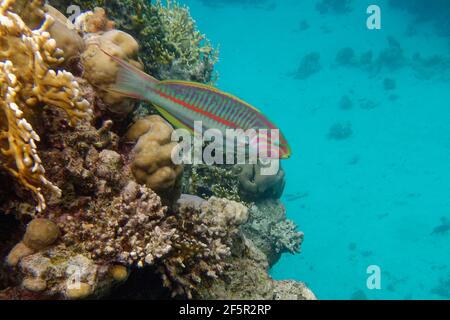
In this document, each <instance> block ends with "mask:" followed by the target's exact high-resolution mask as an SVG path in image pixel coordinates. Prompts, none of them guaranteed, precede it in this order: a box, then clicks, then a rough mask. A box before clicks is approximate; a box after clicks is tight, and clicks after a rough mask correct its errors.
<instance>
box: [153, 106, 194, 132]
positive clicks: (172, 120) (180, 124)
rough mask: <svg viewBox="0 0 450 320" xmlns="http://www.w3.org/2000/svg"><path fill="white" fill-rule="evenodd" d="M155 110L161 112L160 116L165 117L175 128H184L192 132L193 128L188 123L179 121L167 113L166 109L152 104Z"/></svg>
mask: <svg viewBox="0 0 450 320" xmlns="http://www.w3.org/2000/svg"><path fill="white" fill-rule="evenodd" d="M153 105H154V107H155V108H156V110H157V111H158V112H159V113H160V114H161V116H162V117H163V118H164V119H166V120H167V121H168V122H169V123H170V124H171V125H172V126H173V127H174V128H175V129H186V130H187V131H189V133H190V134H192V135H193V134H194V130H193V129H192V128H191V127H189V126H188V125H186V124H184V123H183V122H181V121H180V120H179V119H177V118H176V117H175V116H174V115H172V114H171V113H169V112H168V111H167V110H166V109H164V108H163V107H161V106H158V105H156V104H153Z"/></svg>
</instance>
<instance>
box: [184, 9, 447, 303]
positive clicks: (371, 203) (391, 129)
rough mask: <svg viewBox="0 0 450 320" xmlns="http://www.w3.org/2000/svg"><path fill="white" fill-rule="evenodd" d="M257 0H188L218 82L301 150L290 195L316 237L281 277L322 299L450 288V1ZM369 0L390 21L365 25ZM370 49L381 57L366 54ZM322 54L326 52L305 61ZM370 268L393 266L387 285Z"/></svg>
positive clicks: (276, 272) (290, 163) (441, 294)
mask: <svg viewBox="0 0 450 320" xmlns="http://www.w3.org/2000/svg"><path fill="white" fill-rule="evenodd" d="M435 1H436V2H439V0H435ZM245 2H246V4H245V5H241V4H239V3H240V2H239V1H214V0H203V1H200V0H185V1H183V3H185V4H187V5H188V6H189V7H190V8H191V13H192V15H193V17H194V18H195V19H196V21H197V23H198V25H199V28H200V30H201V31H202V32H204V33H206V34H207V36H208V38H210V39H211V40H212V42H213V43H214V44H220V58H221V61H220V63H219V64H218V66H217V68H218V71H219V72H220V80H219V82H218V86H219V87H220V88H221V89H223V90H226V91H229V92H233V93H234V94H236V95H238V96H240V97H242V98H244V99H245V100H247V101H249V102H250V103H252V104H253V105H255V106H257V107H258V108H260V109H261V110H262V111H263V112H264V113H266V114H267V115H268V116H269V117H270V118H271V119H273V120H274V122H275V123H277V124H278V125H279V126H280V128H281V129H282V130H283V131H284V133H285V135H286V136H287V138H288V140H289V141H290V144H291V146H292V149H293V156H292V157H291V158H290V159H288V160H285V161H283V166H284V168H285V169H286V171H287V186H286V190H285V193H284V196H283V199H282V200H283V202H284V204H285V205H286V207H287V214H288V217H289V218H290V219H293V220H294V221H295V222H296V223H297V224H298V225H299V228H300V229H301V230H302V231H304V232H305V241H304V243H303V246H302V253H301V254H300V255H283V257H282V259H281V260H280V261H279V263H278V264H276V265H275V266H274V267H273V269H272V270H271V274H272V276H273V277H274V278H276V279H297V280H301V281H305V282H306V283H307V284H308V285H309V286H310V287H311V289H312V290H313V291H314V292H315V293H316V295H317V296H318V298H321V299H351V298H367V299H443V298H447V299H448V298H450V270H449V268H448V265H449V263H450V254H449V252H450V251H449V249H450V241H449V240H450V232H448V233H447V232H446V226H447V225H448V224H447V222H446V220H445V217H448V218H449V219H450V197H449V195H450V179H449V178H450V167H449V164H450V125H449V118H450V109H449V107H450V105H449V101H450V90H449V88H450V86H449V84H450V82H449V80H450V62H449V61H450V41H449V39H450V38H449V37H445V34H447V35H448V34H450V27H449V24H448V23H447V24H445V22H446V21H445V19H444V20H442V19H441V20H439V17H438V16H436V17H434V16H433V15H434V14H436V15H437V13H438V12H442V10H435V11H433V10H432V9H434V8H431V9H430V10H429V14H427V15H426V16H425V17H424V16H422V18H427V19H430V21H422V20H424V19H421V21H417V19H416V18H417V17H418V16H417V15H416V14H419V13H422V11H426V12H427V13H428V11H427V10H426V9H427V8H428V7H427V4H426V2H425V1H418V2H419V3H420V2H421V3H424V6H422V7H420V6H419V5H417V7H413V8H412V10H413V11H411V12H406V11H403V10H401V9H399V8H394V7H392V6H390V5H389V4H388V2H387V1H381V0H376V1H373V0H371V1H365V0H358V1H353V3H352V4H351V6H352V8H353V10H352V11H350V12H341V13H339V12H338V13H336V12H333V11H331V12H327V13H323V14H321V13H320V12H319V11H318V10H317V8H316V4H317V3H318V2H320V1H319V0H316V1H312V0H308V1H306V0H278V1H255V0H253V1H251V0H247V1H245ZM394 2H395V1H394ZM398 2H399V3H400V2H401V0H399V1H398ZM429 2H430V3H431V4H432V3H433V0H431V1H429ZM440 3H441V5H442V6H443V7H445V9H446V10H448V11H447V14H446V16H450V15H449V14H448V12H450V3H449V2H447V3H448V4H447V5H445V1H444V2H442V1H441V2H440ZM207 4H209V5H207ZM211 4H217V5H211ZM369 4H377V5H379V6H380V8H381V13H382V29H381V30H368V29H367V27H366V19H367V14H366V8H367V6H368V5H369ZM414 9H417V11H420V12H414ZM434 18H436V19H434ZM440 24H441V25H440ZM436 26H438V28H436ZM389 37H391V38H390V39H391V40H390V42H389V40H388V38H389ZM346 47H349V48H351V49H352V50H346V51H345V50H344V51H340V50H341V49H343V48H346ZM368 51H372V53H373V59H374V60H375V62H373V63H372V64H370V65H365V64H364V63H361V61H360V56H361V55H362V54H363V53H365V52H368ZM338 52H341V59H340V60H339V61H337V60H336V56H337V54H338ZM351 52H354V55H355V57H354V58H353V59H351V54H350V53H351ZM380 52H381V53H382V54H381V56H380ZM383 52H384V53H383ZM311 53H314V54H313V55H312V57H315V58H316V59H317V57H318V56H320V59H319V60H320V62H319V63H318V64H317V63H316V64H315V63H313V62H314V61H310V63H309V64H307V65H305V66H306V68H304V69H303V70H302V72H298V69H299V66H300V65H301V63H302V59H303V58H304V57H305V56H307V55H309V54H311ZM416 53H419V54H420V58H419V57H418V56H417V55H416V56H415V57H414V55H415V54H416ZM310 57H311V55H310ZM366 57H367V56H366ZM377 57H381V58H377ZM311 60H314V59H311ZM316 62H317V61H316ZM314 71H317V72H315V73H314ZM295 75H297V77H296V76H295ZM439 226H441V227H442V232H434V233H433V230H434V228H436V227H439ZM437 231H439V230H437ZM369 265H377V266H379V267H380V268H381V289H379V290H369V289H368V288H367V286H366V280H367V277H368V274H367V273H366V269H367V267H368V266H369Z"/></svg>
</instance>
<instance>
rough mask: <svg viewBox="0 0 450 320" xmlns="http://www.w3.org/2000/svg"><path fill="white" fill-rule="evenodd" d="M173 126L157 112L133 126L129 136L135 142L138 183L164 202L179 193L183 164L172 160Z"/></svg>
mask: <svg viewBox="0 0 450 320" xmlns="http://www.w3.org/2000/svg"><path fill="white" fill-rule="evenodd" d="M172 131H173V128H172V127H171V126H170V124H168V123H167V121H165V120H164V119H163V118H161V117H160V116H157V115H151V116H147V117H145V118H142V119H140V120H138V121H137V122H136V123H135V124H134V125H132V126H131V127H130V129H129V131H128V133H127V136H126V139H127V140H128V141H130V142H136V141H137V143H136V145H135V147H134V155H133V156H132V158H133V159H132V166H131V168H132V171H133V174H134V176H135V177H136V180H137V181H138V182H139V183H142V184H145V185H147V186H148V187H149V188H151V189H152V190H154V191H155V192H157V193H158V194H159V195H160V196H161V197H162V198H163V199H164V201H165V202H173V201H174V200H176V199H177V197H178V196H179V190H180V180H181V174H182V172H183V167H182V166H181V165H175V164H174V163H173V161H172V157H171V156H172V150H173V148H174V147H175V146H176V143H174V142H171V136H172Z"/></svg>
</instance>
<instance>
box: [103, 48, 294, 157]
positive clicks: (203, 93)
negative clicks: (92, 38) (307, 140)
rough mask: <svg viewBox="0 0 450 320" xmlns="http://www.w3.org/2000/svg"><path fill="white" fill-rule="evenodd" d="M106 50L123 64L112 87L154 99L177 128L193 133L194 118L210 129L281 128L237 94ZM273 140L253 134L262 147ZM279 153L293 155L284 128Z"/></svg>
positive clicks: (277, 153)
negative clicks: (146, 68) (159, 74)
mask: <svg viewBox="0 0 450 320" xmlns="http://www.w3.org/2000/svg"><path fill="white" fill-rule="evenodd" d="M103 52H104V53H105V54H106V55H108V56H109V57H110V58H111V59H113V60H114V61H115V62H116V63H117V64H118V65H119V72H118V76H117V80H116V83H115V85H114V86H113V87H111V88H109V89H108V90H111V91H114V92H117V93H119V94H121V95H124V96H127V97H131V98H134V99H138V100H146V101H148V102H151V103H152V104H153V105H154V106H155V107H156V109H157V110H158V112H159V113H160V114H161V115H162V116H163V117H164V118H165V119H166V120H167V121H169V122H170V123H171V124H172V125H173V126H174V127H175V128H185V129H187V130H189V131H190V132H191V133H192V132H193V130H194V129H193V127H194V121H202V125H203V127H205V128H206V129H219V130H220V131H222V132H225V130H226V129H242V130H244V131H245V130H248V129H255V130H258V129H268V130H270V129H278V128H277V127H276V126H275V125H274V124H273V123H272V122H271V121H269V119H268V118H267V117H266V116H265V115H264V114H262V113H261V112H260V111H259V110H258V109H256V108H255V107H253V106H251V105H249V104H248V103H246V102H244V101H242V100H241V99H239V98H237V97H235V96H232V95H230V94H228V93H225V92H222V91H220V90H218V89H216V88H214V87H211V86H208V85H204V84H200V83H195V82H187V81H159V80H157V79H155V78H153V77H152V76H150V75H148V74H146V73H144V72H142V71H141V70H139V69H137V68H136V67H134V66H132V65H130V64H128V63H127V62H125V61H123V60H122V59H119V58H117V57H114V56H112V55H111V54H109V53H108V52H106V51H103ZM278 131H279V130H278ZM270 140H271V139H270V137H269V134H267V135H266V138H264V137H262V138H261V136H259V137H253V139H251V141H250V144H253V143H255V142H257V143H259V144H260V145H259V147H260V148H269V149H271V150H273V149H274V145H273V144H271V143H270ZM261 143H262V144H263V146H261ZM271 154H273V153H271ZM275 154H276V156H275V157H277V158H281V159H286V158H289V157H290V155H291V149H290V147H289V144H288V143H287V141H286V138H285V137H284V136H283V134H282V133H281V132H279V143H278V144H277V145H276V152H275Z"/></svg>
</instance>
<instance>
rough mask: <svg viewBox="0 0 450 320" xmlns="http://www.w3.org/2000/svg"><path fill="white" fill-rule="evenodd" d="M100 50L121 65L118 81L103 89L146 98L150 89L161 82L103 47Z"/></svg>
mask: <svg viewBox="0 0 450 320" xmlns="http://www.w3.org/2000/svg"><path fill="white" fill-rule="evenodd" d="M100 50H102V51H103V53H105V54H106V55H107V56H108V57H110V58H111V59H112V60H113V61H114V62H116V63H117V65H118V67H119V71H118V73H117V78H116V82H115V83H114V84H113V85H111V86H109V87H108V88H103V89H105V90H107V91H112V92H115V93H118V94H121V95H124V96H127V97H130V98H134V99H139V100H145V99H146V94H147V93H148V92H149V90H152V89H153V90H154V89H155V88H156V86H157V85H158V84H159V80H157V79H155V78H153V77H152V76H151V75H149V74H146V73H145V72H143V71H141V70H139V69H138V68H136V67H135V66H133V65H131V64H129V63H128V62H126V61H124V60H122V59H120V58H117V57H115V56H113V55H111V54H109V53H108V52H106V51H105V50H103V49H102V48H100Z"/></svg>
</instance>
